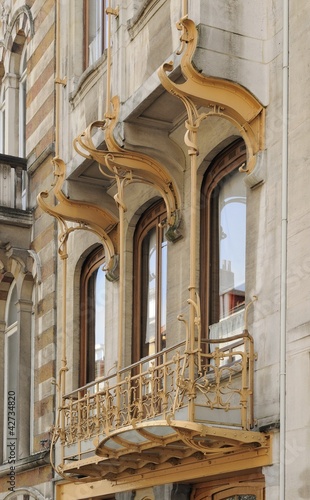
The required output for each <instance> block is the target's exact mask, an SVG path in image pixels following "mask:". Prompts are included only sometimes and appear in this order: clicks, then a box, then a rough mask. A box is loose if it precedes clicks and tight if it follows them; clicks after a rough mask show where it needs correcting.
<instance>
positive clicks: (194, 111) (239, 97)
mask: <svg viewBox="0 0 310 500" xmlns="http://www.w3.org/2000/svg"><path fill="white" fill-rule="evenodd" d="M178 29H179V30H183V33H182V35H181V42H182V50H183V48H184V54H183V57H182V60H181V71H182V73H183V76H184V77H185V82H183V83H180V84H177V83H175V82H173V81H171V80H170V78H169V77H168V76H167V72H170V71H172V69H173V64H172V63H166V64H164V65H163V66H162V67H161V68H160V70H159V72H158V75H159V79H160V81H161V83H162V85H163V87H164V88H165V89H166V90H167V91H168V92H169V93H170V94H172V95H175V96H176V97H178V98H179V99H181V100H182V101H183V103H184V105H185V107H186V110H187V113H188V118H189V121H188V122H187V128H189V127H190V128H191V131H193V129H194V130H197V129H198V127H199V125H200V123H201V121H202V120H204V119H206V118H207V117H209V116H220V117H223V118H225V119H227V120H229V121H230V122H231V123H232V124H233V125H234V126H235V127H236V128H237V129H238V131H239V133H240V135H241V136H242V137H243V139H244V141H245V143H246V146H247V155H248V158H247V164H246V167H243V168H242V171H244V172H246V173H251V172H252V171H253V169H254V167H255V163H256V155H257V153H258V152H259V151H261V150H262V149H263V148H264V133H265V130H264V127H265V109H264V107H263V106H262V105H261V104H260V103H259V101H258V100H257V99H256V98H255V97H254V96H253V95H252V94H251V93H250V92H249V91H248V90H246V89H245V88H244V87H242V86H241V85H238V84H237V83H234V82H231V81H229V80H224V79H221V78H215V77H209V76H205V75H203V74H201V73H199V72H198V71H197V70H196V69H195V68H194V66H193V63H192V57H193V54H194V52H195V50H196V47H197V39H198V32H197V29H196V26H195V24H194V22H193V21H192V20H190V19H187V18H186V17H185V18H183V19H181V20H180V22H179V24H178ZM199 108H206V109H207V110H208V111H206V112H203V113H201V114H199V112H198V109H199ZM187 135H189V136H190V131H189V132H188V134H187ZM188 140H189V139H188ZM192 154H193V152H192ZM195 154H198V151H196V152H195Z"/></svg>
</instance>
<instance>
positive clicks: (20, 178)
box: [0, 154, 27, 210]
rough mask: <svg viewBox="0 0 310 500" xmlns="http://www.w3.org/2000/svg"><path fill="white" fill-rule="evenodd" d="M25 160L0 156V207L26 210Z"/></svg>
mask: <svg viewBox="0 0 310 500" xmlns="http://www.w3.org/2000/svg"><path fill="white" fill-rule="evenodd" d="M26 171H27V160H26V159H24V158H19V157H17V156H10V155H4V154H0V207H8V208H12V209H18V210H26V208H27V205H26V200H27V196H26Z"/></svg>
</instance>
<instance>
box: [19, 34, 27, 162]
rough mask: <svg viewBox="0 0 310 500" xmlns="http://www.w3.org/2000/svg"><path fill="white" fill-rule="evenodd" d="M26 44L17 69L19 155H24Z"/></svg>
mask: <svg viewBox="0 0 310 500" xmlns="http://www.w3.org/2000/svg"><path fill="white" fill-rule="evenodd" d="M26 48H27V47H26V44H25V45H24V49H23V52H22V56H21V60H20V71H19V92H18V96H19V125H18V129H19V147H18V151H19V156H20V157H21V158H24V157H25V156H26V77H27V58H26Z"/></svg>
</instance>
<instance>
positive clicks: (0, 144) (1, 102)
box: [0, 83, 6, 154]
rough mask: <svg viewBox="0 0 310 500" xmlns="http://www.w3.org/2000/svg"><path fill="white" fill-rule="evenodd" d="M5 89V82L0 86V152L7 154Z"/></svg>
mask: <svg viewBox="0 0 310 500" xmlns="http://www.w3.org/2000/svg"><path fill="white" fill-rule="evenodd" d="M5 133H6V127H5V91H4V84H3V83H2V84H1V86H0V153H2V154H5Z"/></svg>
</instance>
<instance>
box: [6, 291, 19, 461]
mask: <svg viewBox="0 0 310 500" xmlns="http://www.w3.org/2000/svg"><path fill="white" fill-rule="evenodd" d="M5 319H6V321H5V323H6V329H5V332H4V333H5V338H4V432H3V437H4V440H3V458H4V460H8V459H9V457H10V453H13V454H14V459H15V460H16V458H17V457H18V449H17V445H18V442H17V441H18V440H17V437H18V436H17V426H16V421H17V416H18V408H17V404H18V365H19V335H18V323H17V288H16V284H15V282H13V283H12V285H11V287H10V290H9V294H8V300H7V308H6V318H5ZM9 438H12V442H13V440H14V449H12V450H10V448H9V447H8V446H7V443H8V441H9ZM15 443H16V446H15Z"/></svg>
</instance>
